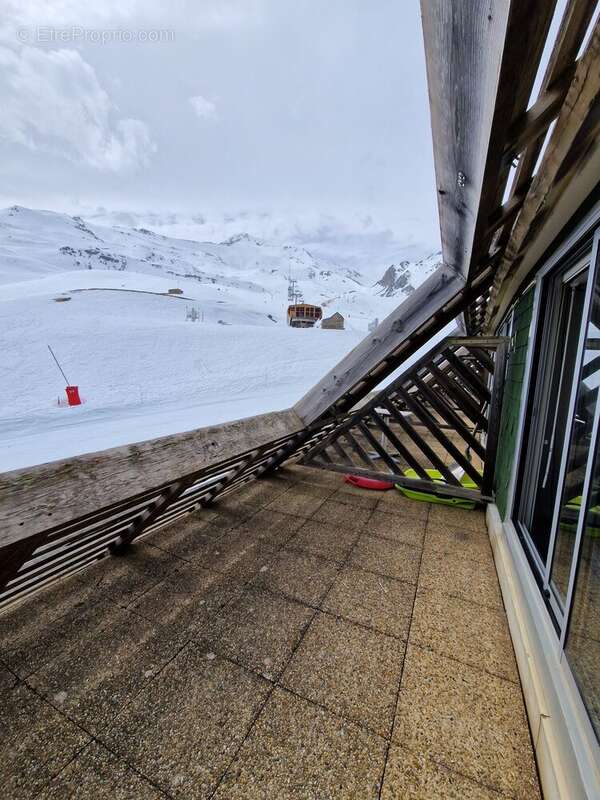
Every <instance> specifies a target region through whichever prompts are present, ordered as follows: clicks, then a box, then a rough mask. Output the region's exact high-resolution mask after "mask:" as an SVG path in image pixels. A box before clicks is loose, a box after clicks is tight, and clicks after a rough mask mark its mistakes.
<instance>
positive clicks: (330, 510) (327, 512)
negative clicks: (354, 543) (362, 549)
mask: <svg viewBox="0 0 600 800" xmlns="http://www.w3.org/2000/svg"><path fill="white" fill-rule="evenodd" d="M371 514H372V510H371V509H370V508H356V507H355V506H351V505H348V503H337V502H335V500H327V501H326V502H325V503H324V504H323V505H322V506H320V508H318V509H317V511H315V513H314V514H313V517H312V519H313V521H314V522H320V523H322V524H324V525H334V526H335V527H336V528H340V529H341V530H343V531H361V530H363V529H364V527H365V525H366V524H367V522H368V520H369V517H370V516H371Z"/></svg>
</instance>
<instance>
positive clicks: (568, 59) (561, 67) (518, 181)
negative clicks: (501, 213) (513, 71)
mask: <svg viewBox="0 0 600 800" xmlns="http://www.w3.org/2000/svg"><path fill="white" fill-rule="evenodd" d="M593 13H594V3H590V2H589V0H569V2H568V5H567V7H566V9H565V11H564V13H563V18H562V21H561V25H560V28H559V30H558V34H557V36H556V42H555V45H554V48H553V50H552V53H551V54H550V59H549V60H548V65H547V67H546V72H545V73H544V77H543V79H542V83H541V87H540V94H541V93H543V92H544V91H545V90H546V88H547V87H548V86H551V85H552V84H553V83H554V82H555V81H556V79H557V78H558V77H559V75H561V74H562V73H563V72H564V71H565V70H566V69H567V68H568V66H569V64H572V63H574V62H575V57H576V55H577V52H578V50H579V47H580V45H581V42H582V41H583V37H584V35H585V32H586V31H587V28H588V25H589V24H590V22H591V20H592V15H593ZM541 149H542V142H541V141H538V142H533V143H532V144H531V145H530V146H529V147H528V148H527V150H526V151H525V153H523V154H522V156H521V158H520V159H519V164H518V166H517V170H516V172H515V177H514V182H513V187H512V194H513V195H517V196H518V195H523V194H526V193H527V191H528V190H529V186H530V185H531V179H530V176H531V174H532V172H533V169H534V167H535V164H536V162H537V160H538V157H539V155H540V152H541ZM506 239H507V240H508V236H507V237H506ZM505 243H506V242H505Z"/></svg>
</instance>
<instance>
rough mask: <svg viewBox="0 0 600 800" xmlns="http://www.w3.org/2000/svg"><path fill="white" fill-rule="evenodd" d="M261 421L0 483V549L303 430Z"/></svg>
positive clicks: (292, 416)
mask: <svg viewBox="0 0 600 800" xmlns="http://www.w3.org/2000/svg"><path fill="white" fill-rule="evenodd" d="M303 427H304V426H303V423H302V421H301V420H300V419H299V417H298V416H297V414H296V413H295V412H294V411H293V410H291V409H288V410H286V411H280V412H274V413H270V414H262V415H260V416H256V417H249V418H247V419H243V420H236V421H234V422H229V423H226V424H224V425H215V426H211V427H208V428H200V429H198V430H194V431H189V432H187V433H179V434H175V435H173V436H164V437H162V438H160V439H153V440H151V441H147V442H140V443H137V444H131V445H125V446H123V447H115V448H111V449H110V450H104V451H102V452H99V453H90V454H87V455H83V456H78V457H77V458H70V459H66V460H63V461H55V462H51V463H49V464H42V465H40V466H36V467H31V468H27V469H20V470H15V471H13V472H6V473H3V474H2V475H0V547H4V546H6V545H8V544H10V543H13V542H16V541H19V540H21V539H24V538H27V537H29V536H32V535H34V534H36V533H39V532H41V531H43V530H46V529H48V528H54V527H55V526H57V525H61V524H63V523H65V522H68V521H70V520H73V519H77V518H79V517H82V516H84V515H85V514H89V513H92V512H93V511H97V510H98V509H101V508H103V507H106V506H109V505H111V504H113V503H117V502H118V501H120V500H124V499H126V498H128V497H132V496H134V495H136V494H139V493H141V492H144V491H145V490H147V489H151V488H154V487H161V486H163V485H166V484H168V483H170V482H173V481H177V480H179V479H180V478H182V477H183V476H186V475H189V474H191V473H193V472H196V471H199V470H202V469H204V468H206V467H209V466H211V465H213V464H217V463H219V462H221V461H225V460H227V459H229V458H232V457H233V456H237V455H242V454H244V453H245V452H248V451H250V450H254V449H255V448H257V447H261V446H263V445H266V444H268V443H269V442H271V441H273V440H275V439H278V438H281V437H284V436H286V435H289V434H293V433H296V432H298V431H300V430H302V428H303Z"/></svg>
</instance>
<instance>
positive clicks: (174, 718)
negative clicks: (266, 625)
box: [102, 645, 270, 800]
mask: <svg viewBox="0 0 600 800" xmlns="http://www.w3.org/2000/svg"><path fill="white" fill-rule="evenodd" d="M269 690H270V684H269V683H267V682H266V681H263V679H262V678H259V677H258V676H256V675H253V674H251V673H250V672H248V671H247V670H244V669H242V667H238V666H236V665H235V664H232V663H231V662H229V661H225V660H223V659H221V658H219V657H214V654H213V653H210V652H206V651H203V650H201V649H200V648H198V647H195V646H194V645H188V646H187V647H186V648H185V649H184V650H182V651H181V652H180V653H179V655H178V656H177V657H176V658H175V659H174V660H173V661H171V663H170V664H168V665H167V666H166V667H165V669H164V670H163V671H162V672H161V673H160V675H158V676H157V677H156V678H155V679H154V680H152V681H150V682H149V683H148V684H147V685H146V687H145V688H144V690H143V691H142V692H141V693H140V694H139V695H138V696H137V698H136V699H135V701H134V703H133V704H132V705H131V706H129V707H128V708H127V709H125V710H124V712H123V713H122V714H121V715H120V716H119V717H118V718H117V719H116V720H115V722H114V724H113V726H112V727H111V728H110V729H109V730H107V731H105V732H104V733H103V734H102V740H103V741H104V742H105V743H106V745H107V746H108V747H109V748H110V749H111V750H113V751H114V752H116V753H117V754H118V755H119V756H120V757H121V758H122V759H123V760H124V761H126V762H127V763H128V764H130V765H131V766H132V767H134V768H135V769H137V770H139V771H141V772H142V773H143V774H144V775H146V776H147V777H148V778H149V779H150V780H151V781H152V782H153V783H156V784H157V785H158V786H160V788H161V789H163V790H164V791H165V792H167V793H168V794H170V795H171V796H173V797H177V798H185V800H196V798H202V799H203V798H207V797H209V796H210V795H211V793H212V792H213V791H214V789H215V787H216V785H217V783H218V781H219V778H220V777H221V775H222V774H223V772H224V771H225V769H226V768H227V766H228V764H229V763H230V760H231V759H232V758H233V756H234V754H235V753H236V751H237V749H238V748H239V746H240V744H241V743H242V741H243V740H244V737H245V736H246V734H247V732H248V730H249V729H250V726H251V725H252V721H253V720H254V718H255V717H256V714H257V713H258V711H259V709H260V708H261V706H262V705H263V703H264V701H265V699H266V697H267V694H268V692H269Z"/></svg>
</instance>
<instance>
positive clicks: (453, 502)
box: [396, 469, 477, 509]
mask: <svg viewBox="0 0 600 800" xmlns="http://www.w3.org/2000/svg"><path fill="white" fill-rule="evenodd" d="M425 472H426V473H427V474H428V475H429V477H430V478H431V480H432V481H433V482H434V483H443V484H445V483H446V481H445V480H444V478H443V476H442V473H441V472H438V470H437V469H427V470H425ZM404 474H405V475H406V477H407V478H418V477H419V476H418V475H417V473H416V472H415V470H414V469H405V470H404ZM460 484H461V486H463V487H464V488H465V489H477V484H476V483H474V482H473V481H472V480H471V478H469V476H468V475H467V474H466V473H465V474H464V475H463V476H462V478H461V479H460ZM396 489H398V491H399V492H402V494H403V495H404V496H405V497H408V498H410V499H411V500H420V501H421V502H422V503H439V504H440V505H442V506H454V507H455V508H466V509H472V508H475V506H476V505H477V503H476V502H475V501H474V500H465V499H464V498H463V497H438V495H436V494H432V493H431V492H419V491H417V490H415V489H408V488H407V487H406V486H401V485H400V484H399V483H397V484H396Z"/></svg>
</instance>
